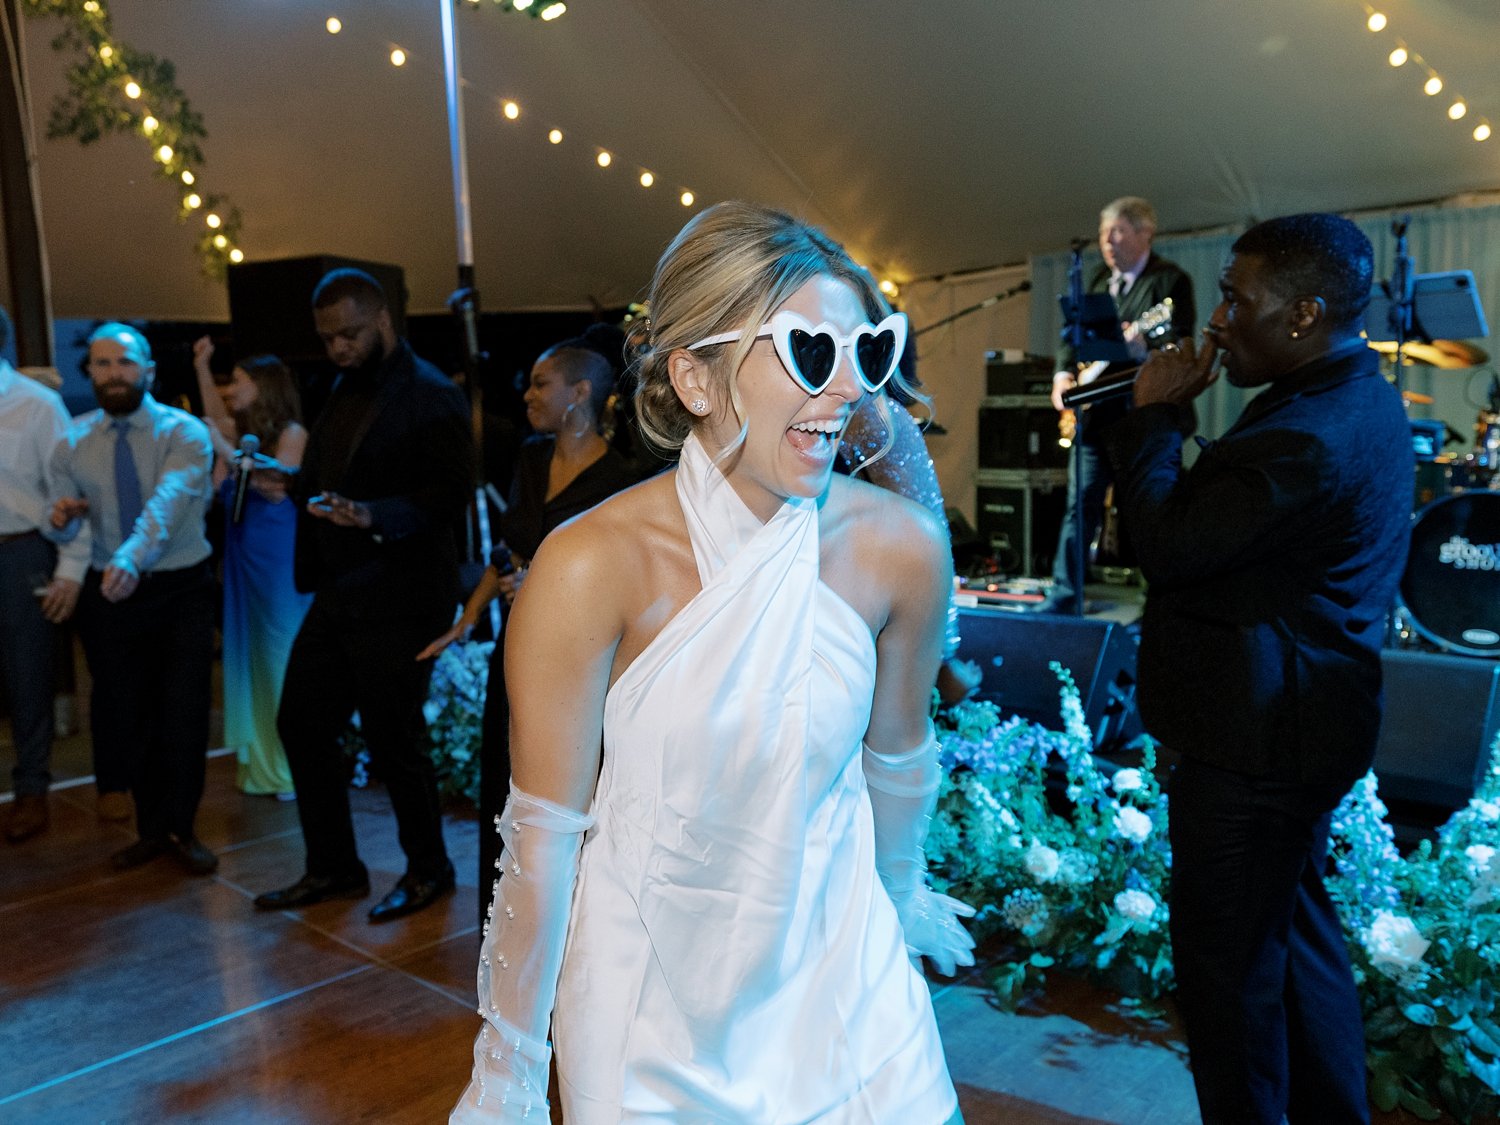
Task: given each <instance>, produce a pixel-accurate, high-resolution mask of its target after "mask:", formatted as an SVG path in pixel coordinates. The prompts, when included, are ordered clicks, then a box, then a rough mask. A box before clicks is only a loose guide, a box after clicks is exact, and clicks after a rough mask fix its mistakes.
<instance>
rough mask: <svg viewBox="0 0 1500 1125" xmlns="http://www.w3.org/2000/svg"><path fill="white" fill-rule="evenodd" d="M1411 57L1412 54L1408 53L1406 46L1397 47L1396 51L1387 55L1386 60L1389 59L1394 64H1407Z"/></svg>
mask: <svg viewBox="0 0 1500 1125" xmlns="http://www.w3.org/2000/svg"><path fill="white" fill-rule="evenodd" d="M1409 58H1411V55H1409V54H1408V53H1407V50H1406V48H1405V47H1397V48H1396V49H1395V50H1394V51H1392V52H1391V53H1390V54H1389V55H1387V56H1386V61H1388V62H1389V63H1390V64H1391V65H1392V66H1405V65H1406V60H1407V59H1409Z"/></svg>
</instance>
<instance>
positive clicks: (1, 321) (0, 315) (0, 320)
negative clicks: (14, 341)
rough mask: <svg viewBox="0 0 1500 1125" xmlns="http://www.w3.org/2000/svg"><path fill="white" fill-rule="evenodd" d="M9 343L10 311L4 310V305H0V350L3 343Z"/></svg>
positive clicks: (3, 345) (0, 350)
mask: <svg viewBox="0 0 1500 1125" xmlns="http://www.w3.org/2000/svg"><path fill="white" fill-rule="evenodd" d="M8 343H10V313H8V312H6V311H5V306H4V305H0V352H3V351H4V350H5V345H6V344H8Z"/></svg>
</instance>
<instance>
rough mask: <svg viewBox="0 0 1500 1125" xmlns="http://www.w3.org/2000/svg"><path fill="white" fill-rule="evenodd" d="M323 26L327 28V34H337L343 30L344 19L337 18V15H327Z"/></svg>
mask: <svg viewBox="0 0 1500 1125" xmlns="http://www.w3.org/2000/svg"><path fill="white" fill-rule="evenodd" d="M323 26H324V27H326V28H327V29H328V34H329V35H337V34H338V33H339V32H341V31H343V30H344V21H343V20H341V19H339V18H338V16H329V17H328V19H327V21H326V22H325V23H324V24H323Z"/></svg>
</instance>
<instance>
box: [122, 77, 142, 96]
mask: <svg viewBox="0 0 1500 1125" xmlns="http://www.w3.org/2000/svg"><path fill="white" fill-rule="evenodd" d="M125 96H126V97H127V98H129V99H130V100H131V101H135V99H136V98H138V97H140V96H141V87H140V83H138V82H136V81H135V80H134V79H131V80H130V81H129V82H127V83H125Z"/></svg>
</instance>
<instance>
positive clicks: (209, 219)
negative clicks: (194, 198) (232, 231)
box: [203, 211, 224, 230]
mask: <svg viewBox="0 0 1500 1125" xmlns="http://www.w3.org/2000/svg"><path fill="white" fill-rule="evenodd" d="M203 221H204V222H205V223H207V224H208V225H209V226H210V227H212V228H213V229H214V230H218V229H219V227H221V226H223V225H224V220H223V219H221V218H219V215H218V212H216V211H210V212H209V213H208V214H207V215H204V216H203Z"/></svg>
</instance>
